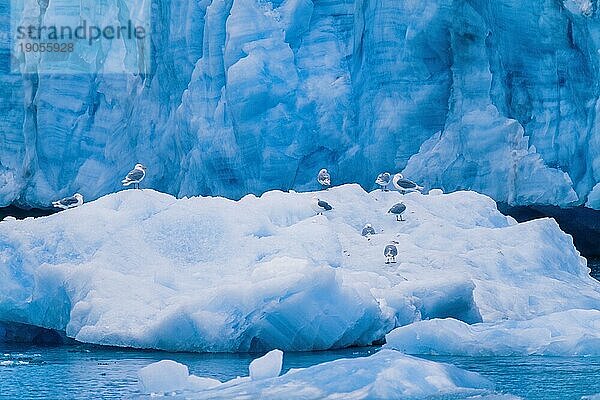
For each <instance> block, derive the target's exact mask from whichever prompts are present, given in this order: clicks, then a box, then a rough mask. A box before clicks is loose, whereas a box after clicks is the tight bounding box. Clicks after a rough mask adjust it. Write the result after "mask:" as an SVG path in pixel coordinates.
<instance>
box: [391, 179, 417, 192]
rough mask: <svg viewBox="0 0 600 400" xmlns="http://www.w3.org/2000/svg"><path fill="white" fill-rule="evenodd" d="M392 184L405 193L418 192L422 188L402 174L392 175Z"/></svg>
mask: <svg viewBox="0 0 600 400" xmlns="http://www.w3.org/2000/svg"><path fill="white" fill-rule="evenodd" d="M392 184H393V185H394V187H395V188H396V189H397V190H398V191H400V193H402V194H406V193H409V192H420V191H421V190H423V187H421V186H419V185H417V184H416V183H414V182H413V181H411V180H410V179H406V178H405V177H404V176H402V174H396V175H394V178H393V179H392Z"/></svg>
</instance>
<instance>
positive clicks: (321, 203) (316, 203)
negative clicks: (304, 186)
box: [312, 196, 333, 215]
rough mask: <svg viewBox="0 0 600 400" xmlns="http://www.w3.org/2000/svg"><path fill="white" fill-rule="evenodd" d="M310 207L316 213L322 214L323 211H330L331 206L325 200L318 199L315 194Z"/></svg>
mask: <svg viewBox="0 0 600 400" xmlns="http://www.w3.org/2000/svg"><path fill="white" fill-rule="evenodd" d="M312 208H313V210H315V212H316V213H317V215H323V211H331V210H333V207H332V206H331V204H329V203H328V202H326V201H325V200H321V199H319V198H318V197H317V196H314V197H313V203H312Z"/></svg>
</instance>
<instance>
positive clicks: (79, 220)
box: [0, 185, 600, 351]
mask: <svg viewBox="0 0 600 400" xmlns="http://www.w3.org/2000/svg"><path fill="white" fill-rule="evenodd" d="M318 195H319V197H322V198H323V199H325V200H326V201H328V202H329V203H331V204H332V205H333V206H334V209H333V210H332V211H330V212H328V213H327V215H320V216H315V215H314V211H313V210H312V207H311V202H312V197H313V193H284V192H278V191H274V192H268V193H266V194H264V195H263V196H261V197H255V196H253V195H248V196H245V197H244V198H243V199H241V200H240V201H238V202H235V201H232V200H227V199H224V198H213V197H194V198H184V199H176V198H174V197H172V196H170V195H167V194H162V193H159V192H155V191H152V190H141V191H140V190H126V191H122V192H119V193H114V194H111V195H108V196H105V197H102V198H101V199H99V200H97V201H93V202H90V203H87V204H84V205H83V206H81V207H78V208H76V209H72V210H67V211H64V212H61V213H58V214H56V215H52V216H50V217H45V218H38V219H32V218H28V219H26V220H22V221H4V222H0V260H1V261H2V262H1V263H0V276H1V277H2V279H1V280H0V282H1V285H2V286H1V289H2V290H1V291H0V321H3V322H4V323H5V324H10V323H23V324H29V325H34V326H40V327H45V328H50V329H55V330H58V331H63V332H65V333H66V335H67V336H68V337H71V338H74V339H77V340H79V341H82V342H86V343H96V344H104V345H116V346H129V347H137V348H153V349H164V350H191V351H268V350H271V349H274V348H278V349H282V350H284V351H290V350H321V349H331V348H343V347H348V346H353V345H368V344H371V343H373V342H381V341H382V340H383V339H384V337H385V335H386V334H387V333H389V332H390V331H392V330H393V329H394V328H396V327H400V326H405V325H408V324H411V323H413V322H415V321H421V320H426V319H435V318H454V319H456V320H460V321H464V322H466V323H469V324H473V323H481V322H484V323H485V324H492V326H496V325H493V324H498V323H501V322H502V321H504V320H507V319H510V320H514V321H526V320H532V321H537V320H536V319H535V318H537V317H544V316H547V315H550V314H553V315H555V317H554V318H556V319H557V320H558V319H560V316H561V315H562V314H558V313H560V312H567V311H569V310H575V309H581V310H593V309H596V310H598V309H600V284H598V282H597V281H595V280H593V279H592V278H591V277H590V276H589V269H588V268H587V267H586V265H585V260H584V259H583V258H581V257H580V256H579V254H578V252H577V251H576V250H575V248H574V247H573V243H572V238H571V237H570V236H569V235H566V234H565V233H563V232H562V231H561V230H560V229H559V227H558V225H557V224H556V223H555V222H554V220H551V219H541V220H536V221H531V222H528V223H523V224H517V223H516V222H515V221H514V220H513V219H512V218H510V217H506V216H503V215H502V214H501V213H500V212H498V210H497V209H496V205H495V203H494V201H493V200H492V199H490V198H489V197H486V196H483V195H479V194H476V193H474V192H456V193H452V194H439V193H437V194H436V195H435V196H430V195H422V194H420V193H412V194H408V195H405V196H403V195H401V194H399V193H397V192H381V191H379V190H377V191H374V192H372V193H367V192H365V191H364V190H363V189H361V188H360V187H359V186H358V185H345V186H341V187H335V188H332V189H330V190H328V191H325V192H319V193H318ZM399 201H403V202H404V203H405V204H406V206H407V211H406V213H405V219H406V221H405V222H398V221H396V218H395V217H394V216H393V215H389V214H387V210H388V209H389V207H390V206H391V205H393V204H395V203H397V202H399ZM366 223H371V224H372V225H373V227H374V229H375V230H376V231H377V232H378V234H377V235H373V236H371V240H367V239H366V238H364V237H363V236H361V230H362V228H363V226H364V225H365V224H366ZM391 240H396V241H397V242H398V243H399V245H398V249H399V254H398V257H397V258H398V263H397V264H390V265H386V264H385V263H384V262H385V260H384V257H383V248H384V247H385V245H386V244H388V243H389V242H390V241H391ZM570 315H571V314H564V321H565V322H568V323H571V322H573V321H575V322H576V321H577V319H576V318H567V317H569V316H570ZM532 323H534V322H532ZM515 324H516V322H515ZM524 324H526V323H525V322H524ZM486 326H487V325H486ZM523 327H526V325H523ZM494 329H495V328H494ZM498 329H503V328H502V325H500V326H499V328H498ZM511 329H512V328H511ZM514 329H515V330H516V332H519V329H521V326H520V325H515V326H514ZM565 332H566V333H565V335H568V334H569V332H567V331H565ZM590 332H591V331H590ZM575 333H576V334H580V332H578V331H575Z"/></svg>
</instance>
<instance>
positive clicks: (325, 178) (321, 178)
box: [317, 168, 331, 189]
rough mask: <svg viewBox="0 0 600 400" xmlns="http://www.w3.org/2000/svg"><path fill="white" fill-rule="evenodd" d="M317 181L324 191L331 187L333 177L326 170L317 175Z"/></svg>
mask: <svg viewBox="0 0 600 400" xmlns="http://www.w3.org/2000/svg"><path fill="white" fill-rule="evenodd" d="M317 181H318V182H319V184H321V186H322V187H323V189H327V188H328V187H329V186H331V175H329V172H327V170H326V169H325V168H323V169H322V170H320V171H319V175H317Z"/></svg>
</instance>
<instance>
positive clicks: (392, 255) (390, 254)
mask: <svg viewBox="0 0 600 400" xmlns="http://www.w3.org/2000/svg"><path fill="white" fill-rule="evenodd" d="M397 244H398V242H396V241H392V243H390V244H388V245H387V246H385V249H384V250H383V255H384V256H385V263H386V264H390V263H395V262H396V256H397V255H398V248H397V247H396V245H397Z"/></svg>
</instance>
